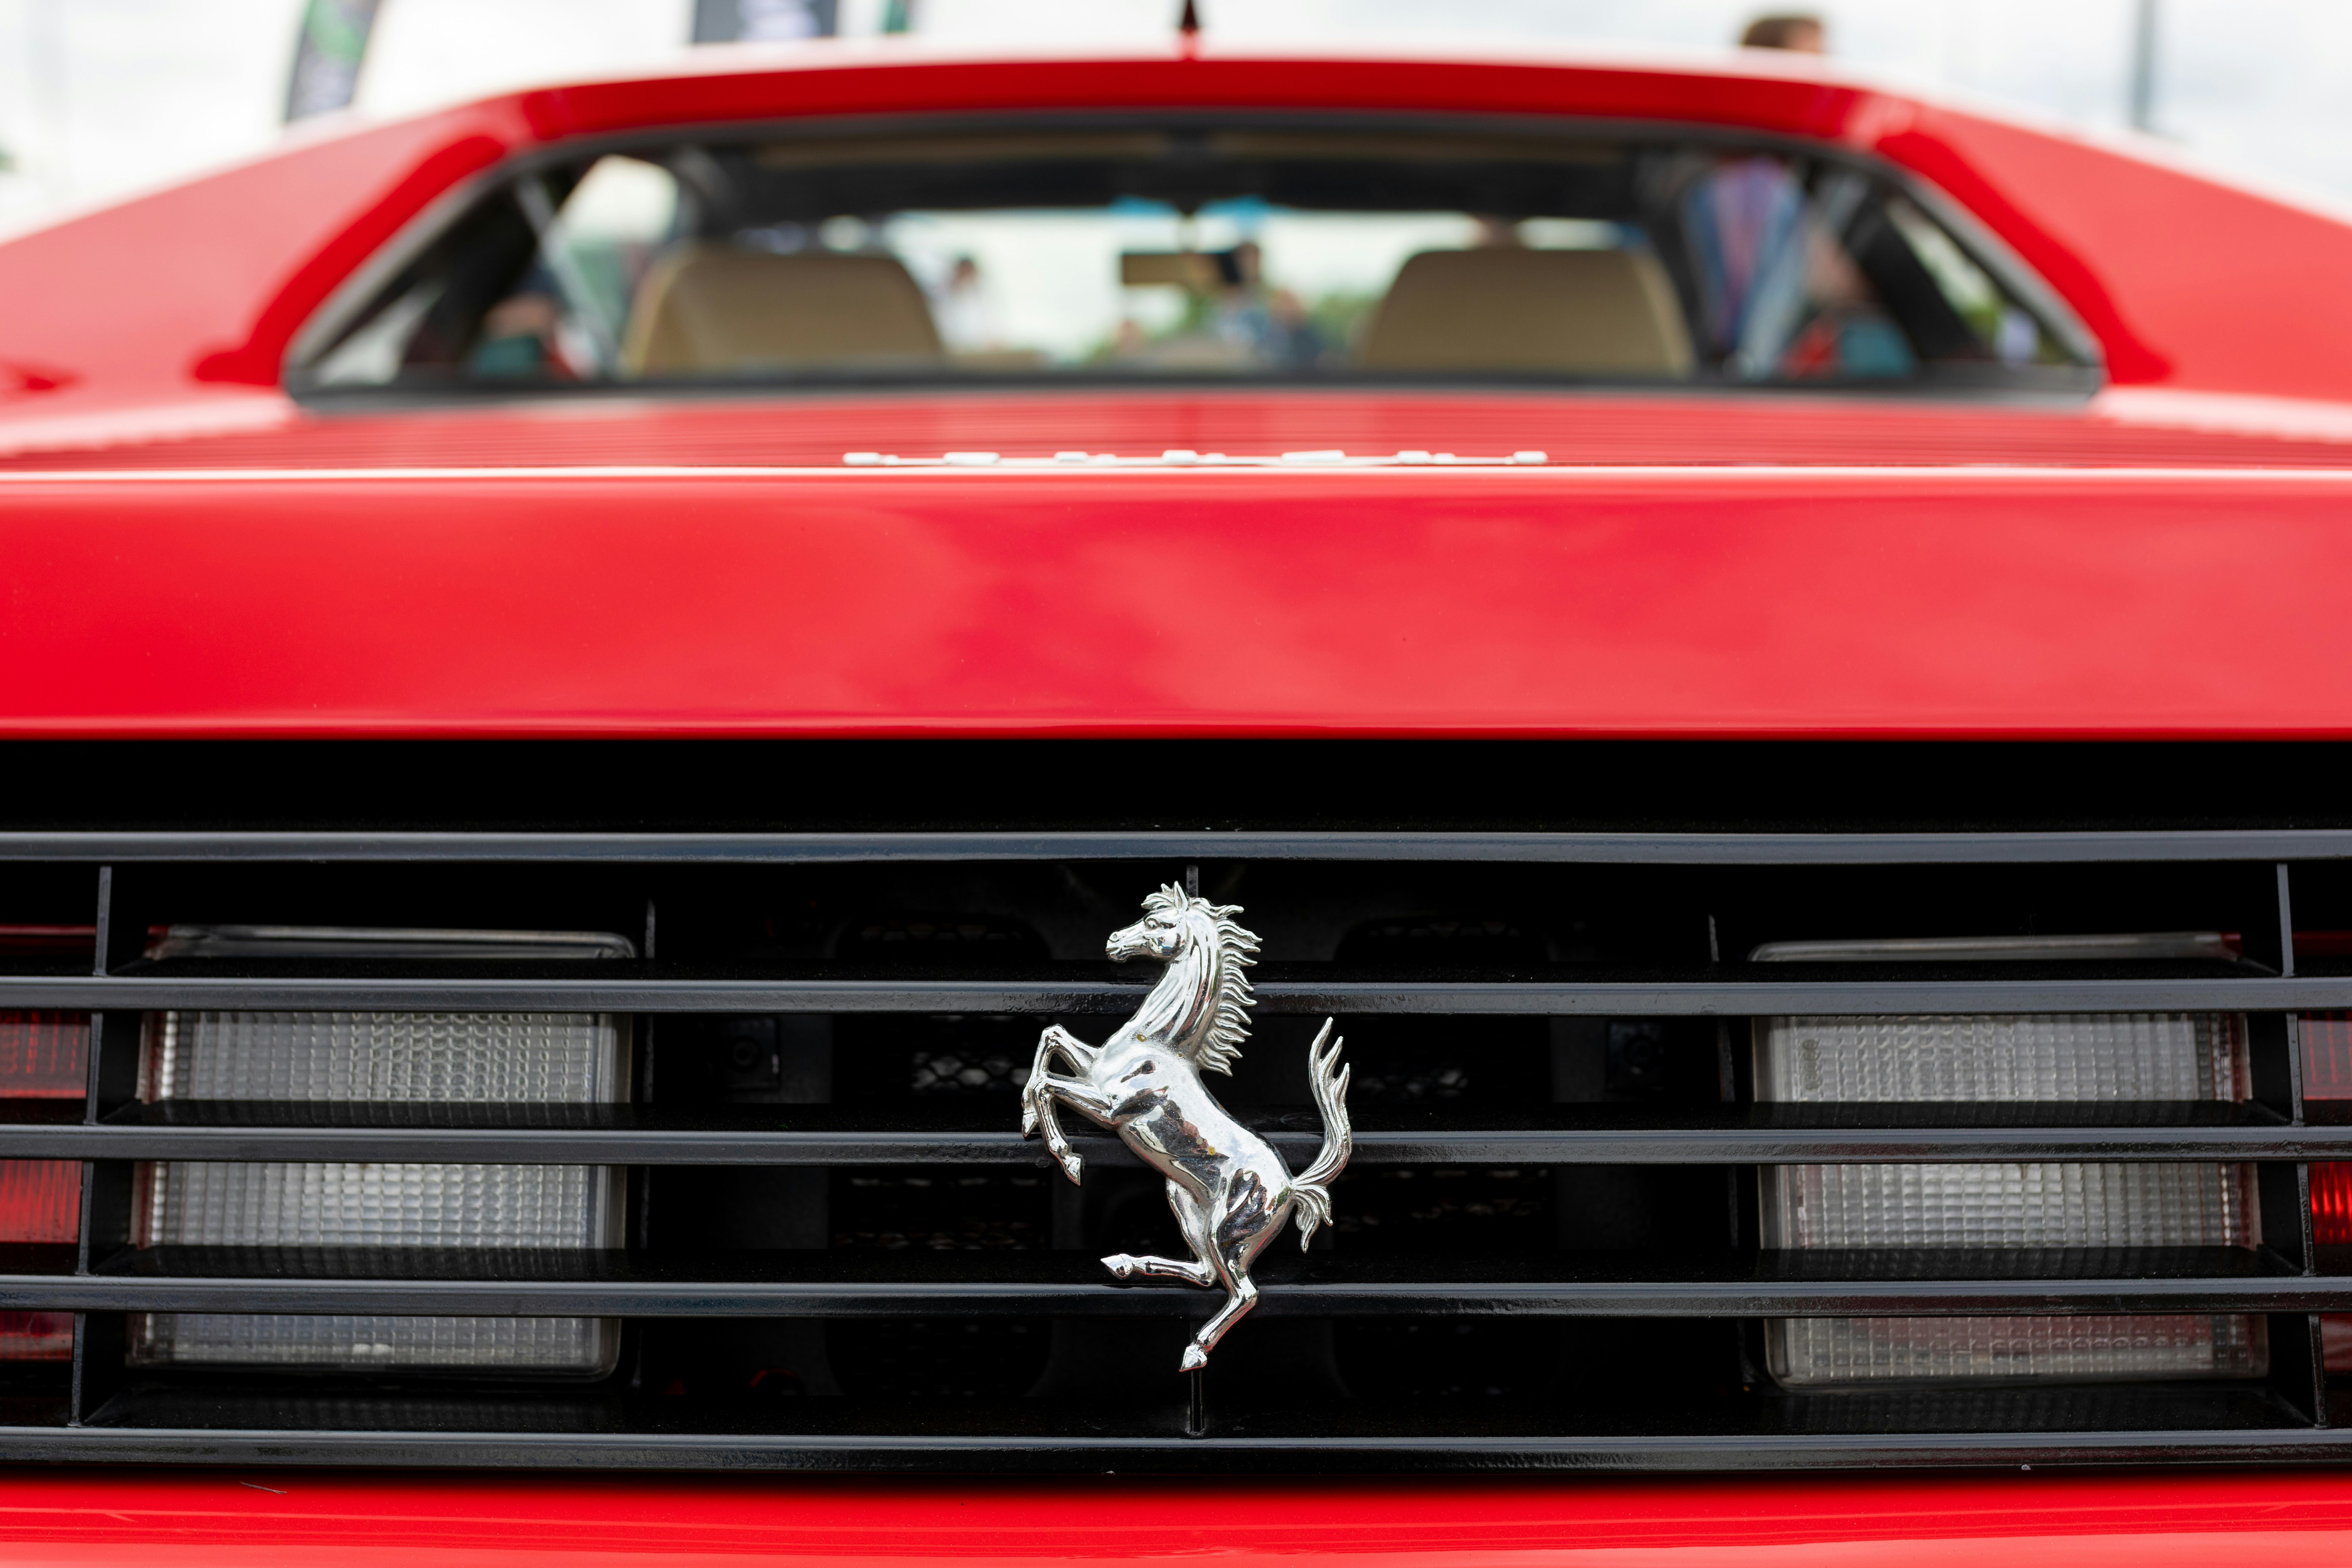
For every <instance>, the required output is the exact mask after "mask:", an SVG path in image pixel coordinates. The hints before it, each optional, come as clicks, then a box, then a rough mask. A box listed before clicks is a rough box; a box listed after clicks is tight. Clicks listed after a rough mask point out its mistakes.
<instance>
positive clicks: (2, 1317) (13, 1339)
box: [0, 1312, 73, 1361]
mask: <svg viewBox="0 0 2352 1568" xmlns="http://www.w3.org/2000/svg"><path fill="white" fill-rule="evenodd" d="M71 1360H73V1314H72V1313H71V1312H0V1361H71Z"/></svg>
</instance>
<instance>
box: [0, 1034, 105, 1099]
mask: <svg viewBox="0 0 2352 1568" xmlns="http://www.w3.org/2000/svg"><path fill="white" fill-rule="evenodd" d="M88 1061H89V1014H87V1013H0V1100H79V1099H81V1098H82V1097H83V1096H84V1095H85V1094H87V1093H88V1092H89V1074H88V1070H87V1068H86V1064H87V1063H88Z"/></svg>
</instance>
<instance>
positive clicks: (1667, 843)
mask: <svg viewBox="0 0 2352 1568" xmlns="http://www.w3.org/2000/svg"><path fill="white" fill-rule="evenodd" d="M2347 858H2352V829H2344V828H2220V829H2204V830H2199V829H2183V830H2179V831H2166V832H2099V831H2086V832H2071V833H2070V832H2034V833H1969V832H1951V833H1480V832H1449V833H1416V832H1411V831H1400V832H1386V833H1342V832H1299V833H1266V832H1254V831H1249V830H1245V829H1244V830H1228V831H1209V830H1203V831H1199V832H1150V831H1133V830H1121V831H1105V832H1076V833H921V832H916V833H429V832H428V833H336V832H320V833H278V832H250V831H247V832H239V831H223V832H121V833H104V832H99V833H77V832H57V833H41V832H31V833H27V832H0V860H91V861H98V860H106V861H120V862H132V863H135V862H139V861H144V860H206V859H229V860H243V861H265V862H266V861H324V860H341V861H348V862H352V863H354V864H357V863H364V862H370V861H402V860H421V861H448V862H453V863H464V862H481V861H506V862H515V863H530V862H547V861H585V862H603V863H614V864H642V865H653V864H661V865H828V864H832V865H869V864H885V863H889V862H894V861H899V862H917V863H920V862H927V861H938V862H960V861H1024V860H1045V861H1057V860H1160V861H1168V860H1173V861H1186V860H1203V859H1213V860H1236V859H1241V860H1306V861H1318V860H1323V861H1339V860H1361V861H1370V862H1376V863H1377V862H1384V861H1385V862H1398V863H1405V862H1412V861H1441V862H1442V861H1461V862H1467V863H1477V862H1497V863H1514V862H1516V863H1530V862H1532V863H1537V864H1562V865H1576V864H1590V865H1647V866H1713V865H1773V866H1886V865H1950V864H1959V865H1969V864H1984V863H2009V864H2018V865H2049V864H2098V863H2102V862H2116V861H2125V862H2133V861H2140V862H2155V863H2167V862H2179V861H2200V860H2206V861H2211V860H2244V861H2274V860H2332V859H2347Z"/></svg>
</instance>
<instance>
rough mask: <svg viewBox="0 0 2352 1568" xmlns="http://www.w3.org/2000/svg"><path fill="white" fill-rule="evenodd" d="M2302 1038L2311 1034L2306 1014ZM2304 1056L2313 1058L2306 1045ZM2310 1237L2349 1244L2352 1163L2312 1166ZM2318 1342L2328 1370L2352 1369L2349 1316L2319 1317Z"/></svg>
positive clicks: (2307, 1059) (2326, 1242) (2351, 1233)
mask: <svg viewBox="0 0 2352 1568" xmlns="http://www.w3.org/2000/svg"><path fill="white" fill-rule="evenodd" d="M2337 1027H2338V1028H2341V1025H2340V1024H2339V1025H2338V1026H2337ZM2304 1038H2305V1041H2306V1042H2308V1041H2309V1039H2310V1038H2311V1020H2310V1019H2307V1018H2306V1019H2305V1020H2304ZM2304 1060H2305V1063H2309V1062H2310V1061H2311V1060H2312V1058H2311V1055H2310V1052H2309V1048H2308V1046H2307V1045H2306V1047H2305V1055H2304ZM2305 1070H2306V1072H2307V1071H2308V1068H2306V1069H2305ZM2311 1239H2312V1241H2313V1242H2314V1243H2315V1244H2316V1245H2318V1246H2321V1247H2352V1165H2346V1164H2333V1165H2314V1166H2312V1167H2311ZM2319 1343H2320V1353H2321V1355H2322V1357H2323V1358H2324V1359H2325V1360H2326V1363H2327V1370H2328V1371H2330V1372H2352V1317H2347V1316H2345V1315H2343V1314H2341V1313H2330V1314H2328V1315H2327V1316H2326V1317H2323V1318H2321V1319H2320V1320H2319Z"/></svg>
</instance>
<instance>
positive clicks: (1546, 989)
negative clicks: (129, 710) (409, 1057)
mask: <svg viewBox="0 0 2352 1568" xmlns="http://www.w3.org/2000/svg"><path fill="white" fill-rule="evenodd" d="M1255 989H1256V993H1257V998H1258V1001H1259V1003H1260V1007H1259V1011H1260V1012H1261V1013H1262V1014H1265V1015H1267V1016H1286V1015H1309V1014H1321V1013H1339V1014H1349V1015H1357V1016H1370V1015H1377V1014H1397V1015H1407V1016H1484V1017H1516V1016H1598V1017H1643V1016H1698V1017H1719V1016H1725V1017H1727V1016H1751V1015H1759V1014H1783V1013H1846V1014H1864V1015H1880V1016H1883V1015H1888V1014H1897V1013H2104V1012H2179V1011H2215V1012H2235V1011H2247V1010H2259V1009H2278V1008H2292V1009H2298V1010H2306V1009H2307V1010H2311V1011H2334V1010H2342V1009H2347V1008H2352V975H2346V976H2336V977H2330V976H2321V975H2300V976H2294V977H2288V978H2281V979H2269V978H2258V977H2249V978H2235V977H2231V978H2221V977H2213V976H2183V977H2179V978H2160V977H2159V978H2151V979H2147V980H2117V979H2096V980H2088V979H2086V980H2056V979H2053V980H1981V981H1950V980H1916V981H1848V982H1823V981H1814V982H1804V981H1798V982H1786V981H1780V982H1775V981H1758V980H1745V979H1716V980H1707V979H1703V978H1700V977H1698V976H1696V975H1692V976H1689V977H1685V978H1676V979H1673V980H1657V981H1644V980H1623V981H1612V980H1588V981H1582V982H1562V981H1525V982H1513V981H1488V980H1427V981H1400V982H1381V981H1319V982H1318V981H1285V980H1265V981H1261V982H1257V983H1256V984H1255ZM1143 990H1144V988H1143V987H1141V986H1139V985H1134V984H1115V983H1112V982H1108V981H1059V982H1052V983H1041V982H1032V981H1020V980H1004V981H983V980H943V981H895V982H894V981H845V980H593V979H583V980H541V979H533V980H504V979H462V978H454V977H453V978H449V979H431V980H368V979H350V980H326V979H303V980H292V979H237V980H227V979H205V980H198V979H182V978H176V977H174V978H170V979H164V978H160V977H152V976H147V975H137V974H119V975H110V976H108V977H106V978H104V979H98V978H89V979H82V978H78V977H77V978H70V979H68V978H65V977H62V976H57V975H26V974H9V975H0V1008H94V1009H102V1008H109V1007H115V1008H171V1007H179V1008H209V1009H218V1010H230V1009H244V1010H252V1011H280V1012H309V1011H336V1010H340V1011H362V1012H372V1011H401V1010H432V1011H441V1012H459V1013H498V1012H522V1011H541V1012H615V1013H709V1012H720V1013H918V1014H939V1013H1014V1014H1024V1015H1034V1016H1045V1017H1055V1016H1101V1015H1103V1014H1107V1013H1109V1014H1116V1013H1121V1012H1125V1011H1128V1010H1129V1009H1131V1008H1132V1007H1133V1006H1134V1005H1135V1004H1136V1003H1137V1002H1138V1001H1139V1000H1140V999H1141V997H1142V995H1143Z"/></svg>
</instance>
